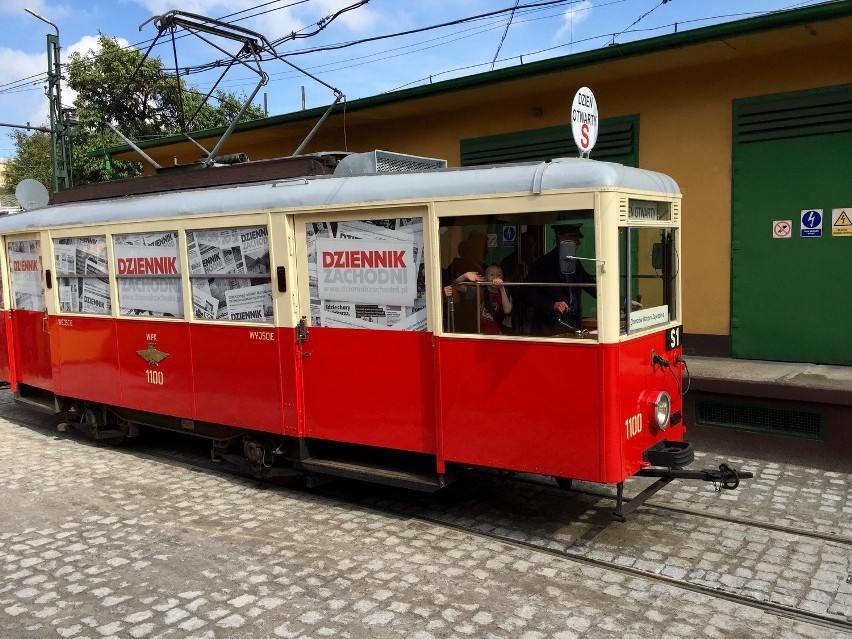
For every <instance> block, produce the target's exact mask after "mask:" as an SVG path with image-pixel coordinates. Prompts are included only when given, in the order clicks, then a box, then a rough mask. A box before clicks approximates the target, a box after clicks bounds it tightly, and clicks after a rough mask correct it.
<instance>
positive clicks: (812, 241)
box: [731, 85, 852, 365]
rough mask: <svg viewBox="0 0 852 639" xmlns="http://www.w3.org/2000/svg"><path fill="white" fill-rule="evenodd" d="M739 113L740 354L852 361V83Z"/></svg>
mask: <svg viewBox="0 0 852 639" xmlns="http://www.w3.org/2000/svg"><path fill="white" fill-rule="evenodd" d="M733 115H734V148H733V204H732V245H731V246H732V249H731V251H732V276H731V278H732V281H731V351H732V355H733V356H734V357H739V358H748V359H763V360H777V361H790V362H813V363H821V364H846V365H850V364H852V285H850V281H852V279H850V275H852V223H850V222H849V217H850V216H852V85H844V86H841V87H831V88H827V89H821V90H814V91H808V92H801V93H795V94H784V95H775V96H766V97H762V98H754V99H747V100H739V101H736V102H734V114H733ZM834 217H836V218H837V222H836V223H835V224H833V219H834ZM820 221H821V224H822V228H821V229H820V228H818V224H819V222H820ZM788 223H789V226H790V228H789V229H787V228H786V227H787V224H788Z"/></svg>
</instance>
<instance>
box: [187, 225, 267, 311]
mask: <svg viewBox="0 0 852 639" xmlns="http://www.w3.org/2000/svg"><path fill="white" fill-rule="evenodd" d="M186 248H187V252H188V254H189V273H190V279H191V282H192V309H193V313H194V314H195V317H196V318H197V319H204V320H223V321H231V322H265V323H267V324H271V323H272V321H273V304H272V282H271V280H270V271H269V231H268V229H267V228H266V227H265V226H252V227H242V228H227V229H209V230H201V231H187V233H186Z"/></svg>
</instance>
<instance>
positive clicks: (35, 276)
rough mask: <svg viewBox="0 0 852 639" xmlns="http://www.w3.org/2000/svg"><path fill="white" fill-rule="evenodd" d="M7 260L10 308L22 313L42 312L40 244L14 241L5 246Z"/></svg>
mask: <svg viewBox="0 0 852 639" xmlns="http://www.w3.org/2000/svg"><path fill="white" fill-rule="evenodd" d="M6 257H7V259H8V260H9V276H10V280H11V284H12V290H11V292H10V297H11V302H12V308H16V309H19V310H22V311H43V310H45V308H46V307H45V303H44V285H43V283H42V279H41V242H39V241H38V240H15V241H12V242H9V243H8V244H6Z"/></svg>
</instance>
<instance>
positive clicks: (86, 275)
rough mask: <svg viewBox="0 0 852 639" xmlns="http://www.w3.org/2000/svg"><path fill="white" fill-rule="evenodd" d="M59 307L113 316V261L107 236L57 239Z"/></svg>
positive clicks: (68, 311) (55, 247)
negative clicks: (111, 280) (110, 274)
mask: <svg viewBox="0 0 852 639" xmlns="http://www.w3.org/2000/svg"><path fill="white" fill-rule="evenodd" d="M53 253H54V257H55V258H56V276H57V280H58V282H59V310H60V311H62V312H63V313H86V314H93V315H110V314H111V313H112V301H111V299H110V292H109V262H108V260H107V243H106V237H105V236H104V235H93V236H89V237H66V238H61V239H57V240H54V242H53Z"/></svg>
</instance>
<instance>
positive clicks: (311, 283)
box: [305, 222, 332, 326]
mask: <svg viewBox="0 0 852 639" xmlns="http://www.w3.org/2000/svg"><path fill="white" fill-rule="evenodd" d="M305 237H306V240H307V245H308V293H309V297H310V300H311V326H324V324H323V323H322V319H321V318H320V313H321V312H322V302H320V298H319V287H318V286H317V238H325V239H327V238H330V237H332V235H331V226H330V225H329V224H327V223H326V222H309V223H307V224H305Z"/></svg>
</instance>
